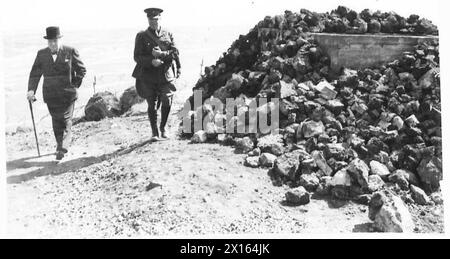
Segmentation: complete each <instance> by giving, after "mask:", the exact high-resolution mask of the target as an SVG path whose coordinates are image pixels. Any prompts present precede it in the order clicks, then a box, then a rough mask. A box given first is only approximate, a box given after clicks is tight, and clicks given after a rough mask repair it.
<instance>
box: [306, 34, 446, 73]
mask: <svg viewBox="0 0 450 259" xmlns="http://www.w3.org/2000/svg"><path fill="white" fill-rule="evenodd" d="M311 35H312V36H313V37H314V38H315V39H316V40H317V42H318V43H319V46H320V47H321V48H323V49H325V50H326V51H327V53H328V55H329V56H330V58H331V69H332V70H333V71H338V70H339V69H340V68H342V67H347V68H355V69H356V68H365V67H370V66H374V65H380V64H385V63H387V62H390V61H393V60H395V59H397V58H398V57H400V56H401V55H402V53H403V52H404V51H410V50H413V49H414V46H415V45H417V44H419V43H420V42H423V41H429V40H438V37H437V36H407V35H386V34H362V35H354V34H330V33H311Z"/></svg>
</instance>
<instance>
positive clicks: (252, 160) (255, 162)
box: [244, 156, 259, 168]
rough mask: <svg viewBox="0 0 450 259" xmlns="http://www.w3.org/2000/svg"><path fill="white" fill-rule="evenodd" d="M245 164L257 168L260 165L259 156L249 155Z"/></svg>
mask: <svg viewBox="0 0 450 259" xmlns="http://www.w3.org/2000/svg"><path fill="white" fill-rule="evenodd" d="M244 165H245V166H248V167H253V168H257V167H259V157H257V156H249V157H247V158H245V163H244Z"/></svg>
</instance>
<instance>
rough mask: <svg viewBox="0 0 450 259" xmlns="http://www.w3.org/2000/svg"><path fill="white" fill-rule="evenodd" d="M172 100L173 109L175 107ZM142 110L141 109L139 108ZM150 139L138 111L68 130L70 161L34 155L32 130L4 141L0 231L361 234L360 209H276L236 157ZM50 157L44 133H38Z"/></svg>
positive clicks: (258, 176) (258, 174)
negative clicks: (1, 223) (4, 217)
mask: <svg viewBox="0 0 450 259" xmlns="http://www.w3.org/2000/svg"><path fill="white" fill-rule="evenodd" d="M182 99H183V98H180V99H179V100H178V101H177V106H178V107H179V106H180V103H181V102H180V100H182ZM142 109H145V105H143V106H142ZM175 113H176V110H175V109H174V111H173V114H172V116H171V121H170V122H169V124H170V132H171V134H172V136H173V137H172V138H171V139H170V140H168V141H163V142H155V143H150V142H149V141H148V140H149V138H150V129H149V128H150V127H149V123H148V121H147V117H146V115H145V114H142V113H141V114H138V115H135V116H131V117H123V118H113V119H106V120H103V121H101V122H88V123H83V124H78V125H76V126H74V141H73V147H72V149H71V151H70V157H68V158H67V159H65V160H63V161H62V162H61V163H59V164H56V163H55V162H54V161H53V160H54V156H53V155H47V156H44V157H41V158H36V157H34V156H35V150H34V149H33V148H34V142H33V141H34V140H33V135H32V133H31V132H28V133H21V134H17V135H14V136H8V137H7V153H8V155H9V157H8V162H7V170H8V172H7V182H8V187H7V191H8V202H9V208H8V215H9V217H8V226H9V229H8V232H9V234H10V235H13V236H20V237H23V236H27V237H118V236H125V237H143V236H144V237H145V236H149V235H175V234H187V235H190V234H257V233H273V234H290V233H324V234H326V233H341V232H344V233H346V232H347V233H348V232H352V231H353V232H354V231H356V232H357V231H363V230H367V223H368V222H369V220H368V217H367V211H366V210H367V207H366V206H362V205H357V204H354V203H341V204H336V203H334V202H332V201H327V200H320V199H313V200H312V201H311V203H310V204H308V205H306V206H301V207H286V206H283V205H281V202H282V201H283V199H284V193H285V191H286V189H287V187H276V186H273V185H272V183H271V181H270V178H269V176H268V175H267V170H265V169H251V168H248V167H245V166H244V165H243V161H244V155H239V154H235V153H234V152H233V149H232V148H231V147H225V146H220V145H218V144H190V143H189V141H187V140H180V139H179V138H178V137H175V135H176V132H177V126H178V124H179V123H178V120H177V118H176V116H175ZM40 139H41V142H42V143H41V144H42V145H43V153H44V154H49V153H52V151H53V149H54V147H53V145H54V143H53V141H54V140H53V137H52V135H51V133H50V131H49V130H45V131H43V132H40Z"/></svg>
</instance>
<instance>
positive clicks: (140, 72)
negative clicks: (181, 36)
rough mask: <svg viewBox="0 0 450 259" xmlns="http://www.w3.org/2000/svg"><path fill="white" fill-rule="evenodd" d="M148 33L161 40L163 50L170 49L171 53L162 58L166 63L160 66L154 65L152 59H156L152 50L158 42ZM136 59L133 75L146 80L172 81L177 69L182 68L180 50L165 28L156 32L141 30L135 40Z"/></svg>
mask: <svg viewBox="0 0 450 259" xmlns="http://www.w3.org/2000/svg"><path fill="white" fill-rule="evenodd" d="M148 34H152V35H153V37H155V38H157V39H158V40H159V41H160V45H162V46H161V50H163V51H169V55H167V56H166V57H164V58H162V60H163V61H164V65H162V66H160V67H154V66H153V65H152V60H153V59H155V57H154V56H153V55H152V50H153V48H154V47H157V46H158V44H157V43H156V42H155V41H154V40H153V39H152V38H151V37H150V36H149V35H148ZM134 60H135V61H136V66H135V68H134V71H133V74H132V76H133V77H134V78H136V79H144V80H145V81H146V82H155V83H166V82H171V81H173V80H174V79H175V69H180V68H181V66H180V60H179V52H178V49H177V47H176V45H175V42H174V39H173V36H172V34H171V33H170V32H168V31H167V30H165V29H160V30H159V31H156V32H155V31H153V30H151V29H147V30H146V31H141V32H139V33H138V34H137V35H136V40H135V47H134Z"/></svg>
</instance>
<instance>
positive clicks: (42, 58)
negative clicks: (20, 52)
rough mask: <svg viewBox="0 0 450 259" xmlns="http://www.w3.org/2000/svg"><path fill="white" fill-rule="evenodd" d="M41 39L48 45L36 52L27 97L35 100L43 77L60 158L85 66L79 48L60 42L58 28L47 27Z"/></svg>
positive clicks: (64, 151) (60, 157)
mask: <svg viewBox="0 0 450 259" xmlns="http://www.w3.org/2000/svg"><path fill="white" fill-rule="evenodd" d="M46 33H47V35H46V36H44V39H47V41H48V47H47V48H45V49H41V50H39V51H38V53H37V56H36V59H35V61H34V64H33V67H32V68H31V72H30V78H29V81H28V94H27V98H28V100H29V101H30V102H34V101H35V100H36V98H35V93H36V90H37V87H38V85H39V81H40V79H41V77H42V76H44V84H43V87H42V88H43V89H42V90H43V97H44V102H45V103H46V104H47V107H48V110H49V112H50V115H51V116H52V124H53V132H54V134H55V138H56V143H57V148H56V159H57V160H61V159H63V157H64V154H65V153H67V152H68V147H69V144H70V141H71V127H72V116H73V111H74V106H75V100H76V99H77V97H78V94H77V88H79V87H80V86H81V82H82V80H83V77H84V75H85V74H86V68H85V66H84V64H83V62H82V61H81V59H80V55H79V54H78V51H77V50H76V49H74V48H71V47H68V46H65V45H62V44H61V41H60V38H61V37H62V35H61V33H60V30H59V28H58V27H48V28H47V29H46Z"/></svg>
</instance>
